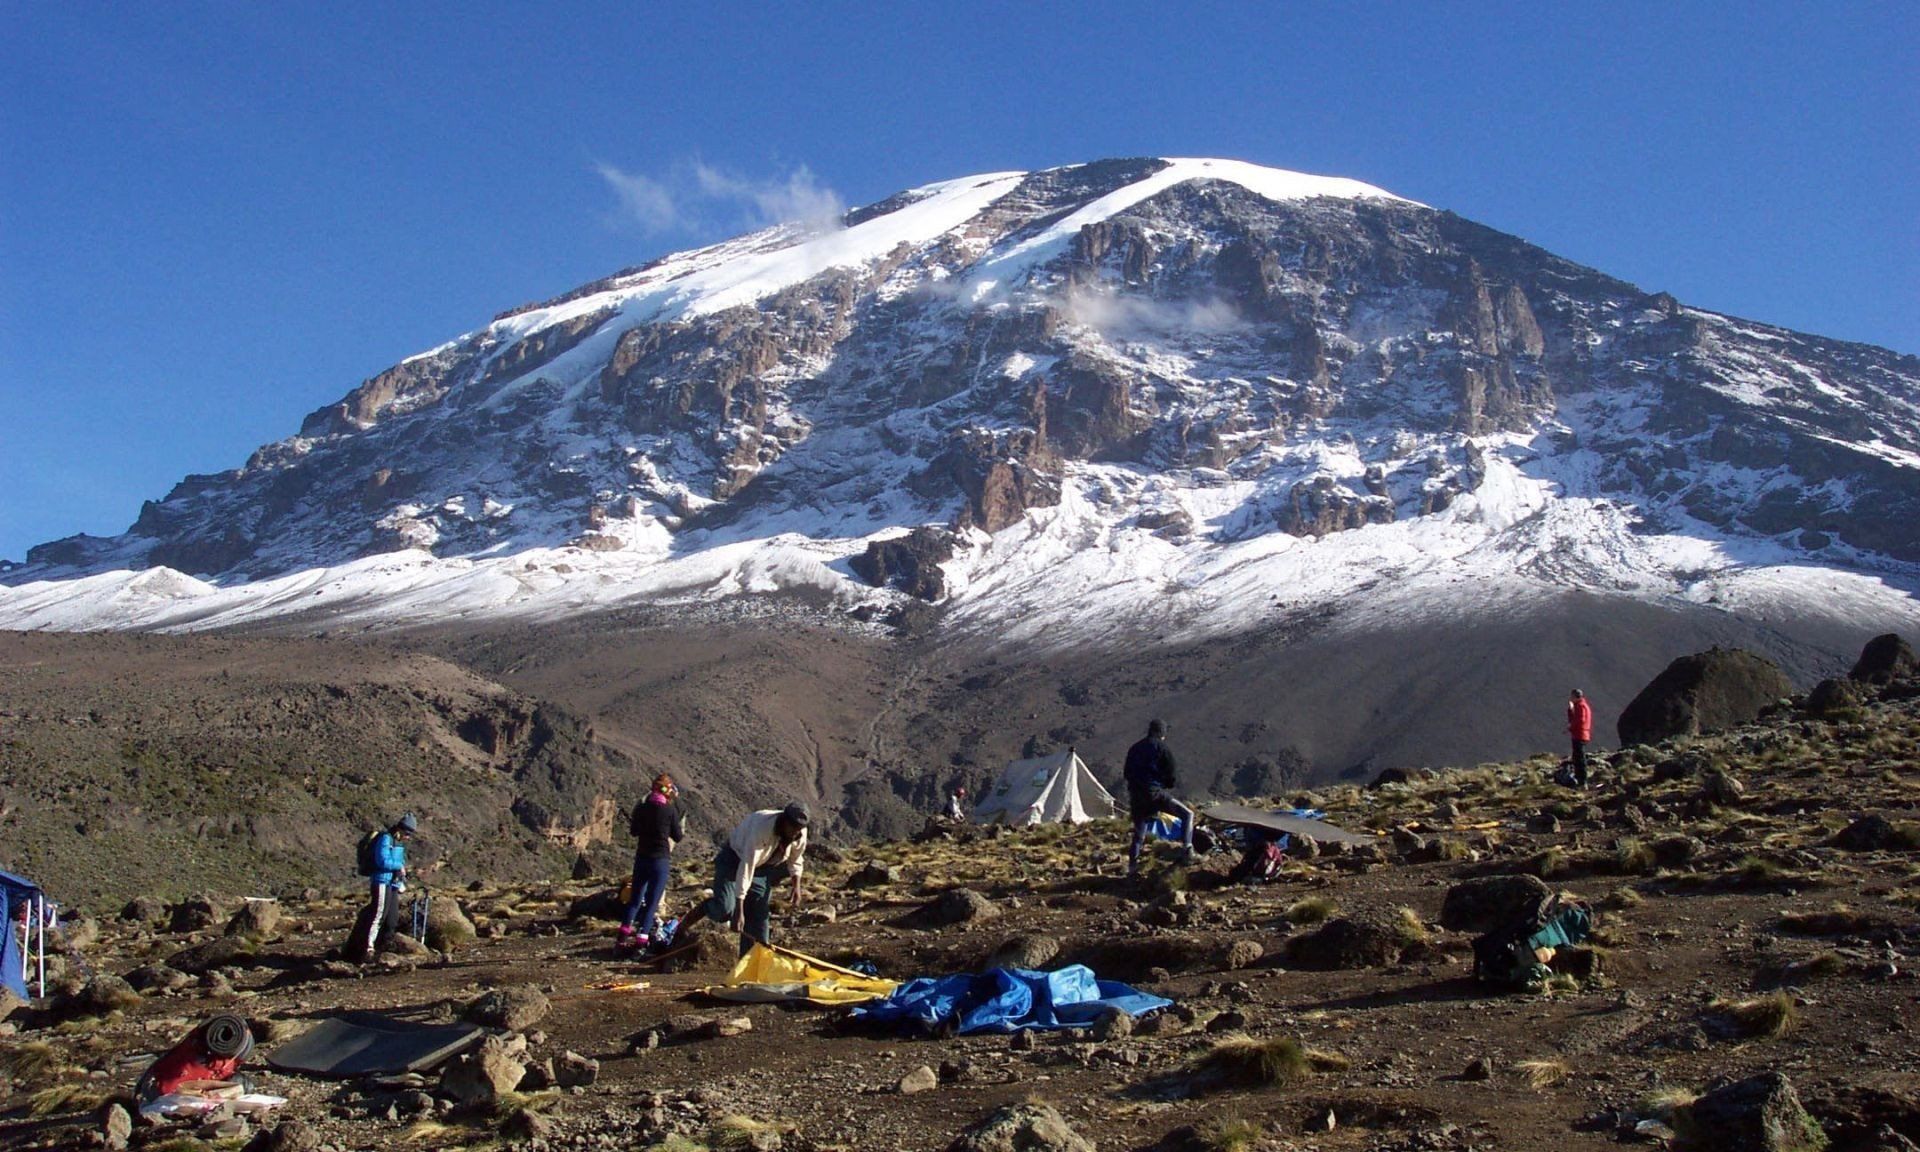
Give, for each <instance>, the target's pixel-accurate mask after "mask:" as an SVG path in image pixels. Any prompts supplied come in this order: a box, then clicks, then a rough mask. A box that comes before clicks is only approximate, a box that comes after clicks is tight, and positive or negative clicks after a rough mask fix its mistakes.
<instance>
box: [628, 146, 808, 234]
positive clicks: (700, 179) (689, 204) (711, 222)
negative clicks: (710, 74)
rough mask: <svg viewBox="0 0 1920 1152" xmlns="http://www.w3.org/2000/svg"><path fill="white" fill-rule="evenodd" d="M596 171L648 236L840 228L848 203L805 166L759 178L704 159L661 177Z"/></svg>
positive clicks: (681, 165) (676, 167)
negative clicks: (789, 227) (789, 226)
mask: <svg viewBox="0 0 1920 1152" xmlns="http://www.w3.org/2000/svg"><path fill="white" fill-rule="evenodd" d="M594 171H596V172H598V173H599V175H600V178H601V179H602V180H604V181H606V183H607V187H608V188H610V189H611V190H612V191H613V193H614V195H615V196H616V197H617V198H618V200H619V203H620V215H621V217H622V218H623V219H624V220H626V221H627V222H629V223H632V224H634V225H637V226H638V227H639V228H640V229H641V230H642V231H644V232H646V233H648V234H658V233H672V232H699V231H703V230H709V229H718V228H736V227H749V228H765V227H769V226H771V225H774V224H806V225H809V226H811V227H816V228H833V227H837V226H838V225H839V220H840V217H841V215H842V214H843V213H845V212H846V201H845V199H843V198H842V197H841V195H840V194H839V193H838V192H836V191H834V190H833V189H832V188H829V187H827V186H826V185H825V184H822V183H821V182H820V179H819V177H817V176H815V175H814V174H813V170H812V169H810V168H808V167H807V166H806V165H804V164H802V165H800V166H798V167H796V168H794V169H793V170H792V171H790V172H788V173H786V174H785V175H782V176H775V177H771V178H768V179H761V180H756V179H752V178H750V177H746V176H742V175H741V174H739V173H737V172H733V171H730V170H728V169H725V168H719V167H716V166H714V165H711V164H708V163H705V162H704V161H700V160H687V161H681V162H679V163H677V164H674V165H673V166H672V167H670V168H669V169H667V171H666V172H665V173H663V174H661V175H658V176H650V175H646V174H643V173H639V172H629V171H626V170H625V169H622V168H619V167H616V166H614V165H612V164H607V163H597V164H595V165H594Z"/></svg>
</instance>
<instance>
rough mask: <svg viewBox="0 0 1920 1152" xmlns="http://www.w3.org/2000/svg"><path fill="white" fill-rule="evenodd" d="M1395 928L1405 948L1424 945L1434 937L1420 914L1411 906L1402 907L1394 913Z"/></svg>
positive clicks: (1395, 932) (1396, 934)
mask: <svg viewBox="0 0 1920 1152" xmlns="http://www.w3.org/2000/svg"><path fill="white" fill-rule="evenodd" d="M1393 929H1394V935H1395V936H1397V937H1398V938H1399V940H1400V944H1401V946H1402V947H1403V948H1420V947H1424V946H1425V945H1426V944H1427V943H1429V942H1430V941H1431V940H1432V939H1433V934H1432V933H1430V932H1428V931H1427V926H1426V925H1425V924H1424V923H1422V922H1421V920H1420V914H1419V913H1418V912H1415V911H1414V910H1413V909H1411V908H1406V907H1402V908H1400V909H1399V910H1398V911H1397V912H1396V913H1395V914H1394V920H1393Z"/></svg>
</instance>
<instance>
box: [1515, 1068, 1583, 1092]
mask: <svg viewBox="0 0 1920 1152" xmlns="http://www.w3.org/2000/svg"><path fill="white" fill-rule="evenodd" d="M1513 1069H1514V1071H1516V1072H1518V1073H1520V1075H1521V1076H1522V1077H1524V1078H1525V1079H1526V1082H1527V1087H1529V1088H1531V1089H1533V1090H1534V1091H1535V1092H1544V1091H1546V1090H1547V1089H1549V1088H1551V1087H1553V1086H1554V1085H1555V1084H1559V1083H1562V1082H1564V1081H1565V1080H1566V1079H1567V1077H1569V1076H1571V1075H1573V1070H1572V1069H1571V1068H1568V1067H1567V1065H1566V1062H1565V1061H1562V1060H1522V1061H1520V1062H1519V1063H1518V1064H1515V1065H1514V1066H1513Z"/></svg>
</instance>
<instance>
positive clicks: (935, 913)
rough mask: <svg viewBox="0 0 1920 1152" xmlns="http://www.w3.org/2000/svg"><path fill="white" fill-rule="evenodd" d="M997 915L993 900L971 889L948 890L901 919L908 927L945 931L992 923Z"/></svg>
mask: <svg viewBox="0 0 1920 1152" xmlns="http://www.w3.org/2000/svg"><path fill="white" fill-rule="evenodd" d="M999 915H1000V909H998V908H995V907H994V906H993V901H991V900H988V899H987V898H986V897H985V896H982V895H980V893H978V892H975V891H974V890H973V889H971V888H950V889H948V890H947V891H945V892H942V893H940V895H938V896H936V897H934V898H933V899H931V900H929V901H927V902H926V903H925V904H922V905H921V906H920V907H918V908H915V909H914V910H913V911H911V912H909V913H907V914H906V915H905V916H902V917H901V918H900V923H901V924H902V925H903V926H905V927H908V928H947V927H951V926H953V925H955V924H971V923H974V922H976V921H980V920H992V919H994V918H995V917H997V916H999Z"/></svg>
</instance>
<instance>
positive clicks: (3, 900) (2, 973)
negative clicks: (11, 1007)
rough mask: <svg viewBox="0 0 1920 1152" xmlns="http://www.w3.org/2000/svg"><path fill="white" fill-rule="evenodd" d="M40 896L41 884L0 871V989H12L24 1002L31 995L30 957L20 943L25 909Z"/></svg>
mask: <svg viewBox="0 0 1920 1152" xmlns="http://www.w3.org/2000/svg"><path fill="white" fill-rule="evenodd" d="M39 896H41V891H40V885H38V884H35V883H34V882H33V881H31V880H28V879H27V878H25V877H24V876H15V875H14V874H12V873H11V872H0V925H4V926H5V930H4V931H0V987H4V988H6V989H8V990H10V991H11V992H12V993H13V994H14V995H16V996H18V997H20V998H21V999H22V1000H25V999H28V998H29V997H30V996H31V995H32V993H30V992H29V991H28V990H27V955H26V952H25V950H24V949H23V948H22V947H21V943H20V922H21V920H22V918H23V917H24V916H25V915H26V913H25V912H23V911H22V907H23V906H25V905H28V904H30V903H31V902H32V901H33V900H34V899H35V898H36V897H39Z"/></svg>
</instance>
